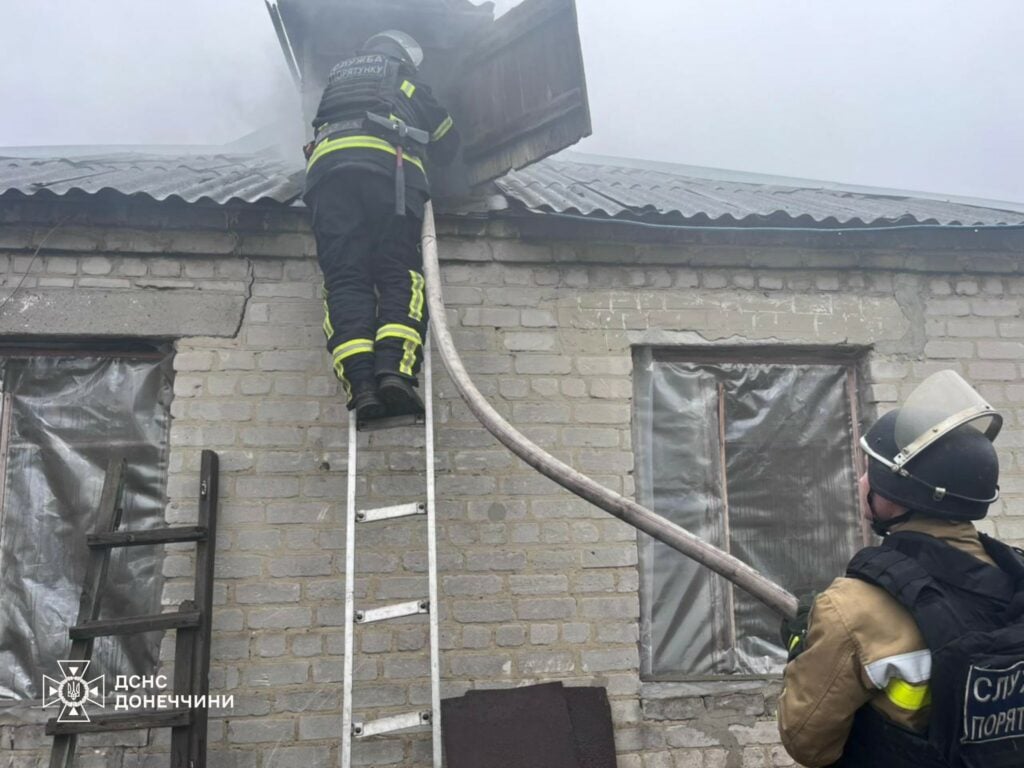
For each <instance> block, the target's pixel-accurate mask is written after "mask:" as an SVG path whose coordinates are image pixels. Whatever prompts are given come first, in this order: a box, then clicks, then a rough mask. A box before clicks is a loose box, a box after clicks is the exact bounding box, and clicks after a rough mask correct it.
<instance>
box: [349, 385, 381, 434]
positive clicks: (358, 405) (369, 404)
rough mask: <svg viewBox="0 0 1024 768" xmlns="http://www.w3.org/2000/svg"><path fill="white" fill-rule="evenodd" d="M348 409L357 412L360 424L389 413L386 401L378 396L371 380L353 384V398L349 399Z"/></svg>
mask: <svg viewBox="0 0 1024 768" xmlns="http://www.w3.org/2000/svg"><path fill="white" fill-rule="evenodd" d="M348 409H349V410H350V411H355V412H356V419H357V421H358V423H359V424H363V423H365V422H367V421H372V420H373V419H380V418H383V417H384V416H385V415H387V412H386V410H385V407H384V403H382V402H381V399H380V398H379V397H377V390H376V388H375V387H374V386H373V384H371V383H369V382H367V383H365V384H362V385H356V384H353V385H352V399H351V400H349V401H348Z"/></svg>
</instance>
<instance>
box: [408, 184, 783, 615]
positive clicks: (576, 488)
mask: <svg viewBox="0 0 1024 768" xmlns="http://www.w3.org/2000/svg"><path fill="white" fill-rule="evenodd" d="M422 240H423V272H424V274H425V276H426V283H427V302H428V306H429V308H430V326H431V328H432V330H433V334H434V342H435V343H436V345H437V349H438V351H439V352H440V353H441V359H442V360H443V361H444V365H445V368H446V369H447V370H448V375H449V376H451V378H452V381H453V382H455V386H456V388H457V389H458V391H459V394H460V395H461V396H462V399H463V400H465V401H466V405H468V406H469V409H470V411H472V412H473V415H474V416H476V417H477V419H479V421H480V423H481V424H483V426H484V428H485V429H487V431H488V432H490V433H491V434H492V435H494V436H495V437H496V438H497V439H498V441H499V442H500V443H501V444H502V445H504V446H505V447H506V448H508V449H509V450H510V451H512V453H514V454H515V455H516V456H518V457H519V458H520V459H522V460H523V461H525V462H526V463H527V464H529V465H530V466H531V467H533V468H534V469H536V470H537V471H538V472H540V473H541V474H542V475H545V476H546V477H548V478H550V479H552V480H554V481H555V482H556V483H558V484H559V485H561V486H562V487H563V488H565V489H566V490H568V491H570V492H571V493H574V494H576V495H577V496H579V497H580V498H582V499H585V500H586V501H589V502H590V503H591V504H594V505H595V506H597V507H600V508H601V509H603V510H604V511H605V512H608V513H609V514H611V515H613V516H614V517H617V518H619V519H620V520H622V521H623V522H625V523H627V524H628V525H631V526H633V527H634V528H637V529H638V530H641V531H643V532H644V533H646V534H647V535H648V536H651V537H653V538H655V539H657V540H658V541H660V542H662V543H663V544H667V545H668V546H670V547H672V549H674V550H676V551H677V552H680V553H681V554H683V555H686V556H687V557H689V558H691V559H693V560H696V561H697V562H698V563H700V564H701V565H704V566H706V567H708V568H710V569H711V570H712V571H714V572H715V573H717V574H719V575H720V576H723V577H725V578H726V579H728V580H729V581H731V582H732V583H734V584H735V585H736V586H738V587H739V588H740V589H742V590H744V591H746V592H747V593H749V594H750V595H752V596H753V597H755V598H757V599H758V600H760V601H761V602H762V603H764V604H765V605H767V606H768V607H769V608H771V609H772V610H774V611H776V612H777V613H779V614H781V615H783V616H788V617H792V616H795V615H796V608H797V599H796V597H794V596H793V595H792V594H791V593H789V592H787V591H786V590H785V589H783V588H782V587H780V586H779V585H778V584H776V583H775V582H773V581H771V580H769V579H768V578H766V577H765V576H763V575H762V574H761V573H759V572H758V571H756V570H754V569H753V568H751V567H750V566H749V565H747V564H746V563H744V562H742V561H741V560H738V559H737V558H735V557H733V556H732V555H730V554H728V553H726V552H723V551H722V550H720V549H718V548H717V547H715V546H712V545H711V544H708V543H707V542H706V541H703V540H702V539H699V538H698V537H696V536H694V535H693V534H692V533H690V532H689V531H687V530H686V529H685V528H682V527H680V526H678V525H676V524H675V523H673V522H671V521H669V520H666V519H665V518H664V517H662V516H661V515H658V514H656V513H654V512H652V511H651V510H649V509H647V508H646V507H644V506H642V505H640V504H637V503H636V502H635V501H632V500H630V499H627V498H626V497H625V496H622V495H620V494H618V493H615V492H614V491H612V490H610V489H608V488H605V487H604V486H603V485H601V484H600V483H597V482H595V481H594V480H591V479H590V478H589V477H587V476H586V475H584V474H582V473H580V472H578V471H576V470H575V469H573V468H572V467H570V466H569V465H568V464H566V463H564V462H562V461H559V460H558V459H556V458H555V457H554V456H552V455H551V454H549V453H548V452H547V451H545V450H543V449H542V448H540V447H539V446H538V445H536V444H534V443H533V442H531V441H530V440H528V439H527V438H526V437H525V436H524V435H522V434H521V433H520V432H519V431H518V430H516V429H515V428H514V427H513V426H512V425H511V424H509V423H508V422H507V421H505V419H504V418H502V416H501V414H499V413H498V412H497V411H496V410H494V408H493V406H491V404H490V403H489V402H487V400H486V399H485V398H484V396H483V395H482V394H480V391H479V390H478V389H477V388H476V385H474V384H473V381H472V379H470V377H469V374H468V373H466V368H465V366H463V364H462V359H461V358H460V357H459V353H458V351H457V350H456V349H455V344H454V342H453V341H452V337H451V333H450V332H449V330H448V322H447V317H446V315H445V310H444V298H443V296H442V294H441V269H440V265H439V264H438V258H437V233H436V229H435V227H434V209H433V206H432V205H431V204H430V203H429V202H428V203H427V206H426V209H425V210H424V215H423V238H422Z"/></svg>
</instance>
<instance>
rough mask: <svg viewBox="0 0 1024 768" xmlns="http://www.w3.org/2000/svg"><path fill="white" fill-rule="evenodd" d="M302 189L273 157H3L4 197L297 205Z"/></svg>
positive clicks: (297, 175) (299, 178)
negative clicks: (109, 195)
mask: <svg viewBox="0 0 1024 768" xmlns="http://www.w3.org/2000/svg"><path fill="white" fill-rule="evenodd" d="M302 183H303V171H302V170H301V169H298V170H297V169H296V168H295V166H294V164H293V165H288V164H287V163H285V162H284V161H282V160H279V159H277V158H276V157H274V156H272V155H269V154H259V155H221V154H211V155H176V156H162V155H150V154H140V153H118V154H109V155H95V156H83V157H66V158H61V157H2V156H0V195H3V194H6V193H8V192H10V191H12V190H13V191H17V192H20V193H21V194H23V195H35V194H38V193H43V194H45V193H50V194H54V195H65V194H67V193H69V192H84V193H86V194H96V193H97V192H100V191H102V190H104V189H110V190H113V191H115V192H120V193H121V194H125V195H135V194H142V195H148V196H149V197H152V198H153V199H155V200H166V199H168V198H171V197H177V198H180V199H182V200H184V201H185V202H188V203H195V202H199V201H201V200H208V201H211V202H214V203H217V204H224V203H228V202H231V201H241V202H245V203H256V202H259V201H262V200H271V201H274V202H277V203H291V202H293V201H294V200H295V199H296V198H298V197H299V195H301V194H302Z"/></svg>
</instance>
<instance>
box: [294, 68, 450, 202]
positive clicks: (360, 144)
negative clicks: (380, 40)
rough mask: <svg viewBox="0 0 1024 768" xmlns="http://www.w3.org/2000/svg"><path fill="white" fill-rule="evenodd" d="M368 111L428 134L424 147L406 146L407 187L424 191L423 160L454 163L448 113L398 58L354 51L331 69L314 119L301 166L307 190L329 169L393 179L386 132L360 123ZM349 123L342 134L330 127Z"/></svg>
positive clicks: (392, 153)
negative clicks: (309, 148) (306, 157)
mask: <svg viewBox="0 0 1024 768" xmlns="http://www.w3.org/2000/svg"><path fill="white" fill-rule="evenodd" d="M367 112H372V113H374V114H378V115H381V116H384V117H395V118H398V119H399V120H402V121H403V122H405V123H406V124H407V125H409V126H411V127H413V128H418V129H420V130H423V131H426V132H427V133H428V134H429V135H430V143H429V145H427V147H424V146H423V145H421V144H418V143H415V142H406V143H405V145H404V146H403V151H404V154H405V158H404V167H405V179H406V186H407V187H408V188H409V189H417V190H421V191H423V192H425V193H426V192H429V184H428V181H427V166H426V163H427V157H424V150H426V153H427V155H428V157H429V160H430V161H432V162H436V163H439V164H442V165H444V164H447V163H449V162H451V161H452V159H454V156H455V153H456V151H457V150H458V144H459V137H458V132H457V131H456V129H455V127H454V124H453V121H452V118H451V115H449V114H448V112H447V110H445V108H444V107H442V106H441V105H440V104H438V103H437V100H436V99H435V98H434V96H433V94H432V93H431V91H430V88H429V87H428V86H427V85H426V84H424V83H423V82H421V81H419V80H417V79H416V78H415V73H414V72H413V70H412V69H411V68H410V67H408V66H406V65H405V64H403V63H402V62H401V61H400V60H399V59H396V58H393V57H390V56H386V55H384V54H380V53H359V54H357V55H355V56H350V57H348V58H346V59H344V60H343V61H340V62H338V64H337V65H335V67H334V69H332V70H331V74H330V77H329V79H328V83H327V87H326V88H325V89H324V93H323V96H322V97H321V99H320V107H319V109H318V110H317V114H316V117H315V118H314V120H313V128H314V130H316V131H317V135H316V137H315V142H316V143H315V146H314V148H313V152H312V154H311V155H310V156H309V160H308V162H307V165H306V192H307V193H308V192H309V191H310V190H311V189H312V188H313V187H314V186H316V184H317V182H318V181H319V180H320V179H322V178H323V177H324V176H326V175H327V173H329V172H330V171H331V170H332V169H334V168H338V167H342V166H347V167H361V168H365V169H367V170H370V171H374V172H377V173H382V174H387V175H388V176H393V175H394V173H395V161H396V154H397V150H396V145H395V141H396V140H395V138H394V136H393V135H388V133H387V130H386V129H384V128H380V127H377V126H374V125H372V124H369V123H364V124H363V125H361V126H353V121H354V122H355V123H358V122H359V121H360V120H361V119H362V118H365V116H366V113H367ZM346 123H347V124H349V126H350V127H348V128H345V129H342V130H332V126H339V125H345V124H346Z"/></svg>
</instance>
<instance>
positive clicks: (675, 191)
mask: <svg viewBox="0 0 1024 768" xmlns="http://www.w3.org/2000/svg"><path fill="white" fill-rule="evenodd" d="M609 160H611V161H614V159H609ZM621 163H623V164H619V163H617V162H593V161H587V162H573V161H568V160H565V159H555V158H548V159H547V160H542V161H541V162H539V163H536V164H534V165H531V166H529V167H527V168H525V169H523V170H520V171H513V172H511V173H509V174H508V175H507V176H505V177H504V178H501V179H498V181H497V182H496V183H497V185H498V187H499V188H500V189H501V191H502V192H503V193H504V194H505V195H506V196H508V197H510V198H512V199H514V200H517V201H519V202H520V203H522V205H523V206H524V207H526V208H527V209H528V210H531V211H536V212H541V213H544V212H548V213H572V214H579V215H583V216H600V217H619V218H627V219H637V218H644V219H654V220H657V219H659V218H663V217H668V218H669V219H670V220H672V219H674V220H676V221H680V222H682V221H688V220H694V221H695V222H696V223H712V222H713V223H716V224H722V225H725V224H737V223H739V224H748V225H752V224H763V223H769V224H777V225H780V226H784V225H785V224H786V223H787V222H786V219H789V220H790V222H796V221H798V220H800V221H801V223H805V224H807V225H812V226H813V225H815V224H817V225H819V226H828V225H830V224H841V225H854V226H856V225H861V224H864V225H875V226H880V225H904V224H946V225H1000V224H1017V225H1019V224H1024V211H1014V210H1002V209H999V208H994V207H990V204H988V203H987V201H985V202H983V203H981V204H977V203H974V204H972V203H965V202H963V201H954V200H952V199H945V200H943V199H928V198H930V197H933V196H929V195H923V196H922V197H916V196H914V194H915V193H906V194H904V193H901V192H896V191H892V190H871V191H863V190H864V189H865V188H856V187H843V186H841V185H831V184H829V185H825V184H823V183H818V182H802V183H799V184H780V183H764V182H760V181H759V182H754V181H745V180H739V179H738V178H737V177H744V176H745V177H747V178H748V179H754V178H758V177H756V176H755V175H754V174H739V173H734V172H729V171H715V170H714V169H693V168H689V167H687V166H672V165H669V164H664V163H658V164H654V163H651V164H644V163H634V162H633V161H628V160H623V161H621ZM694 172H697V173H707V174H708V175H717V176H718V178H705V177H702V176H697V175H691V174H692V173H694ZM728 176H731V177H733V178H724V177H728ZM761 178H764V179H770V180H771V181H772V182H775V181H776V180H775V179H772V177H761ZM805 185H806V186H805ZM936 197H937V196H936ZM991 205H1000V204H998V203H993V204H991ZM1006 205H1008V206H1009V207H1011V208H1012V207H1013V204H1006ZM768 219H770V222H766V220H768Z"/></svg>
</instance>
